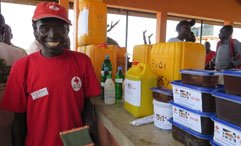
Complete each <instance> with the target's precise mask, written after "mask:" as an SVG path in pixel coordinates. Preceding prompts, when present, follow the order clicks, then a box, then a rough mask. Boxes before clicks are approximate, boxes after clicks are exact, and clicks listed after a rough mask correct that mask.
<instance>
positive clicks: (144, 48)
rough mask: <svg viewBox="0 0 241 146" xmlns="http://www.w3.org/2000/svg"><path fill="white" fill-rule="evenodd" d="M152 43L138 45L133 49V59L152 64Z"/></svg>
mask: <svg viewBox="0 0 241 146" xmlns="http://www.w3.org/2000/svg"><path fill="white" fill-rule="evenodd" d="M151 48H152V45H136V46H134V49H133V61H138V62H142V63H146V64H148V65H150V58H151V56H150V54H151Z"/></svg>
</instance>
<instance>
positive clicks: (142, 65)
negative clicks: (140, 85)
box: [137, 63, 146, 75]
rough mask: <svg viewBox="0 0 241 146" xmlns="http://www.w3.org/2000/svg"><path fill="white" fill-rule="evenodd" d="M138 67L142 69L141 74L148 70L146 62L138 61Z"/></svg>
mask: <svg viewBox="0 0 241 146" xmlns="http://www.w3.org/2000/svg"><path fill="white" fill-rule="evenodd" d="M137 67H138V68H140V69H141V72H140V74H141V75H143V74H144V73H145V72H146V64H144V63H138V64H137Z"/></svg>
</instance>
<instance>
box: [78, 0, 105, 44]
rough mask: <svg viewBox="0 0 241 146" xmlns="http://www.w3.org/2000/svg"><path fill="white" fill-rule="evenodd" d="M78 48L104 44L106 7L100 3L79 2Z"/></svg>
mask: <svg viewBox="0 0 241 146" xmlns="http://www.w3.org/2000/svg"><path fill="white" fill-rule="evenodd" d="M79 10H80V11H79V15H78V16H79V18H78V46H85V45H89V44H95V45H96V44H100V43H105V42H106V26H107V6H106V4H105V3H103V2H100V1H80V2H79Z"/></svg>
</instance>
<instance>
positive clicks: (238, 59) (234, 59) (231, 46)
mask: <svg viewBox="0 0 241 146" xmlns="http://www.w3.org/2000/svg"><path fill="white" fill-rule="evenodd" d="M232 34H233V26H231V25H225V26H223V27H222V28H221V29H220V33H219V39H220V41H219V42H218V44H217V50H216V58H215V69H216V70H218V71H220V70H224V69H234V68H236V69H240V68H241V43H240V42H239V41H238V40H236V39H232Z"/></svg>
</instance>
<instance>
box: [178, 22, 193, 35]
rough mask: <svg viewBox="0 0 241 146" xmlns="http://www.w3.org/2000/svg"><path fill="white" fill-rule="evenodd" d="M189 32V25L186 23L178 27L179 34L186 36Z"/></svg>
mask: <svg viewBox="0 0 241 146" xmlns="http://www.w3.org/2000/svg"><path fill="white" fill-rule="evenodd" d="M190 32H191V26H190V25H188V24H185V25H182V26H181V27H180V34H182V35H183V36H188V34H189V33H190Z"/></svg>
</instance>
